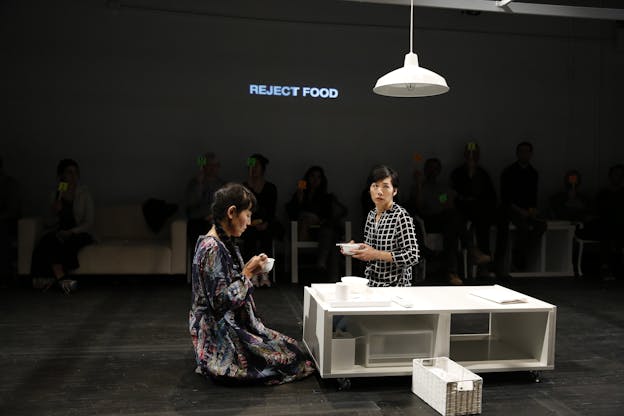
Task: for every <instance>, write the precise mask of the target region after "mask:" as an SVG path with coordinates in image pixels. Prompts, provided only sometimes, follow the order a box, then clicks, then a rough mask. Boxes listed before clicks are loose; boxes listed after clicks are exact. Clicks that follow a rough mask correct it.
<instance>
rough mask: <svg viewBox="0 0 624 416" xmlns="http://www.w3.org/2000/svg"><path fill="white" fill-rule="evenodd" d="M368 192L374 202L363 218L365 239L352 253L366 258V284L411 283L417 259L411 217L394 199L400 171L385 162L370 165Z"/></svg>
mask: <svg viewBox="0 0 624 416" xmlns="http://www.w3.org/2000/svg"><path fill="white" fill-rule="evenodd" d="M368 183H369V195H370V199H371V200H372V201H373V203H374V205H375V206H374V208H373V209H371V210H370V211H369V213H368V216H367V218H366V225H365V227H364V242H363V243H361V244H360V247H359V249H356V250H354V251H353V257H354V258H356V259H358V260H361V261H364V262H366V268H365V271H364V275H365V276H366V278H367V279H368V280H369V282H368V285H369V286H411V285H412V266H414V265H415V264H416V263H418V259H419V257H418V243H417V241H416V234H415V232H414V221H413V220H412V218H411V217H410V215H409V213H408V212H407V211H406V210H405V208H403V207H401V206H400V205H399V204H397V203H396V202H394V197H395V196H396V195H397V193H398V191H399V175H398V174H397V173H396V172H395V171H394V170H392V169H391V168H389V167H388V166H384V165H379V166H376V167H374V168H373V169H372V171H371V173H370V175H369V177H368Z"/></svg>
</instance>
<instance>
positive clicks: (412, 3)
mask: <svg viewBox="0 0 624 416" xmlns="http://www.w3.org/2000/svg"><path fill="white" fill-rule="evenodd" d="M410 53H414V0H411V4H410Z"/></svg>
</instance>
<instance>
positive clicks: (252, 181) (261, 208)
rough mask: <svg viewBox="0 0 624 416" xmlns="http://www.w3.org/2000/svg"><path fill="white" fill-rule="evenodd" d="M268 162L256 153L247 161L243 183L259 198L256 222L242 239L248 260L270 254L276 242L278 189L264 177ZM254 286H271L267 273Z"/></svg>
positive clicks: (255, 280)
mask: <svg viewBox="0 0 624 416" xmlns="http://www.w3.org/2000/svg"><path fill="white" fill-rule="evenodd" d="M268 164H269V159H267V158H266V157H264V156H263V155H261V154H259V153H254V154H253V155H251V156H250V157H249V158H248V159H247V167H248V176H247V181H246V182H245V183H243V185H245V186H246V187H247V188H248V189H249V190H250V191H251V192H252V193H253V194H254V196H255V197H256V201H257V204H256V206H255V207H254V214H253V219H252V220H251V224H250V226H249V227H247V231H245V236H244V237H243V258H245V259H249V258H251V257H252V256H253V255H254V254H257V253H271V251H272V246H273V239H274V238H275V237H276V233H277V228H278V224H277V222H276V218H275V208H276V205H277V188H276V187H275V185H274V184H272V183H271V182H268V181H267V180H266V179H265V177H264V175H265V172H266V166H267V165H268ZM252 282H253V283H254V285H255V286H258V285H260V286H271V281H270V280H269V278H268V276H267V275H266V274H263V275H262V276H261V277H260V281H258V279H257V278H256V279H254V280H252Z"/></svg>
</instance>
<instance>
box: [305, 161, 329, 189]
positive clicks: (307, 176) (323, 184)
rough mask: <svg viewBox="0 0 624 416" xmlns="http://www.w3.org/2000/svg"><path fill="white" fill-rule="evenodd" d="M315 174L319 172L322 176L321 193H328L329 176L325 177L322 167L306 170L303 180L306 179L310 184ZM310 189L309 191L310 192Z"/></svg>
mask: <svg viewBox="0 0 624 416" xmlns="http://www.w3.org/2000/svg"><path fill="white" fill-rule="evenodd" d="M314 172H318V173H319V174H320V175H321V185H320V186H319V191H320V193H322V194H324V193H327V176H325V171H324V170H323V168H322V167H320V166H316V165H315V166H310V167H309V168H308V170H306V173H305V175H303V179H305V181H306V182H308V183H309V182H310V176H312V174H313V173H314ZM309 189H310V188H308V189H307V190H309Z"/></svg>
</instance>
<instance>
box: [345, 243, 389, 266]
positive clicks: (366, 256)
mask: <svg viewBox="0 0 624 416" xmlns="http://www.w3.org/2000/svg"><path fill="white" fill-rule="evenodd" d="M350 242H353V240H351V241H350ZM381 253H382V252H381V251H379V250H376V249H374V248H372V247H371V246H369V245H368V244H364V243H362V244H360V248H357V249H355V250H353V255H352V256H353V257H354V258H356V259H358V260H362V261H373V260H382V258H381Z"/></svg>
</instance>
